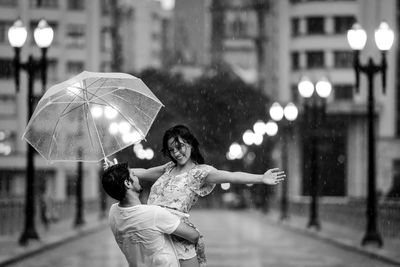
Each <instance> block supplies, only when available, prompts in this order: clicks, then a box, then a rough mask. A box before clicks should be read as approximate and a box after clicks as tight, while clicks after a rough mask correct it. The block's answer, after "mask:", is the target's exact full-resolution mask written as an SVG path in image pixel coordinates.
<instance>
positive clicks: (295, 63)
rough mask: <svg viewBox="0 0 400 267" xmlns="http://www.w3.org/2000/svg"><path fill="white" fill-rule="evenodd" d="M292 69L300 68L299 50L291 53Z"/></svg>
mask: <svg viewBox="0 0 400 267" xmlns="http://www.w3.org/2000/svg"><path fill="white" fill-rule="evenodd" d="M291 61H292V70H298V69H300V54H299V52H292V53H291Z"/></svg>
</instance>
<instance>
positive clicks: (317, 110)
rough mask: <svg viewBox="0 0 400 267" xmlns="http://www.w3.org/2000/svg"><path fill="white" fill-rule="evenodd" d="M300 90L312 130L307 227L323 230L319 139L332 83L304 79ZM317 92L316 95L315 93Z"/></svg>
mask: <svg viewBox="0 0 400 267" xmlns="http://www.w3.org/2000/svg"><path fill="white" fill-rule="evenodd" d="M298 90H299V93H300V95H301V96H302V97H303V98H305V101H304V121H303V125H304V126H305V127H303V128H304V129H310V131H309V132H308V133H307V135H309V136H310V145H311V148H310V154H309V162H310V171H311V184H310V194H311V203H310V217H309V222H308V225H307V227H308V228H312V227H314V228H315V229H316V230H319V229H320V228H321V224H320V221H319V218H318V193H319V170H318V165H319V164H318V153H317V152H318V138H319V134H320V133H321V131H319V128H321V127H322V126H323V125H322V122H323V119H324V117H325V112H326V111H325V109H326V99H327V98H328V97H329V95H330V93H331V91H332V85H331V83H330V82H329V81H328V80H327V79H326V78H322V79H320V80H319V81H318V82H317V83H316V84H315V86H314V84H313V83H312V82H311V81H310V80H309V79H308V78H307V77H303V78H302V79H301V80H300V82H299V84H298ZM315 92H316V93H315Z"/></svg>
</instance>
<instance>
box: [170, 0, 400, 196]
mask: <svg viewBox="0 0 400 267" xmlns="http://www.w3.org/2000/svg"><path fill="white" fill-rule="evenodd" d="M192 2H193V3H192ZM396 10H399V4H398V3H397V1H394V0H388V1H374V0H329V1H327V0H279V1H278V0H270V1H267V0H265V1H258V0H253V1H250V0H235V1H223V0H219V1H218V0H216V1H211V0H204V1H194V0H193V1H190V0H177V1H176V8H175V31H176V35H175V40H176V47H177V50H178V51H179V53H178V55H179V56H178V60H179V61H178V63H180V64H182V62H183V63H185V64H187V65H190V64H191V65H197V66H207V65H212V64H214V62H223V63H224V64H228V65H229V66H230V67H231V68H232V69H233V70H234V71H236V73H238V74H242V75H239V76H241V77H242V78H243V80H246V78H248V81H249V82H252V83H253V84H255V85H256V86H257V88H259V89H260V90H261V91H262V92H263V93H265V94H266V95H268V96H269V97H270V98H271V100H273V101H278V102H280V103H281V104H282V105H284V104H286V103H288V102H294V103H296V104H297V105H298V107H299V109H300V115H299V119H298V123H297V124H296V130H295V133H296V134H295V136H294V137H293V139H292V141H291V142H290V143H289V144H288V147H289V153H288V154H289V160H288V164H287V166H288V169H287V172H288V175H289V177H290V183H289V187H290V188H289V190H290V196H292V197H293V198H301V197H302V196H307V195H309V194H310V192H309V189H310V182H311V181H310V172H311V167H312V166H314V167H315V165H313V164H312V163H311V162H310V161H309V160H307V159H308V158H309V157H308V151H309V148H310V145H311V144H310V143H309V141H308V138H303V136H304V134H303V133H302V132H301V127H300V122H301V120H302V118H304V114H302V112H303V108H302V105H303V103H304V100H303V99H301V96H300V95H299V93H298V90H297V85H298V82H299V81H300V78H301V77H302V76H307V77H309V78H310V79H311V80H312V81H313V82H314V83H316V82H317V81H318V80H319V79H321V78H323V77H325V78H327V79H328V80H329V81H330V82H331V84H332V87H333V90H332V93H331V95H330V97H329V98H328V100H327V115H326V117H325V118H324V121H323V124H324V127H320V129H319V131H320V132H319V137H318V139H319V145H318V148H317V152H318V155H319V160H318V166H317V167H318V172H319V174H320V179H321V194H322V195H324V196H331V197H339V198H340V197H350V198H352V197H354V198H359V197H365V196H366V191H367V190H366V189H367V170H368V169H367V153H368V146H367V145H368V144H367V79H366V76H364V75H363V74H361V83H360V87H359V91H357V90H356V89H355V88H354V84H355V74H354V70H353V51H352V50H351V48H350V46H349V45H348V43H347V37H346V35H347V30H348V29H350V28H351V26H352V25H353V23H354V22H356V21H357V22H359V23H361V25H362V26H363V28H364V29H365V30H366V31H367V33H368V40H367V45H366V48H365V49H364V50H363V51H362V52H361V61H362V63H366V60H367V59H368V57H372V58H373V59H374V60H375V62H376V63H379V62H380V60H381V58H380V51H379V50H378V49H377V47H376V46H375V43H374V37H373V36H374V35H373V34H374V30H375V29H376V28H377V27H378V26H379V23H380V22H381V21H382V20H385V21H387V22H388V24H389V25H390V27H391V28H392V29H393V30H394V32H395V35H396V36H398V33H399V25H398V21H399V18H398V11H396ZM396 12H397V13H396ZM398 51H399V45H398V41H397V37H396V40H395V43H394V45H393V47H392V49H391V50H390V51H388V53H387V61H388V68H387V75H386V79H387V83H386V93H385V94H384V93H383V91H382V82H381V76H380V75H376V78H375V80H374V89H375V99H376V111H375V113H376V117H375V119H376V128H377V130H376V135H377V136H376V140H377V151H376V169H377V173H376V178H377V191H378V192H379V193H380V194H381V195H383V196H387V195H388V194H389V192H391V191H393V190H394V189H393V188H394V187H396V185H397V188H398V187H399V181H398V180H399V159H400V152H399V151H400V139H399V128H400V124H399V110H400V108H399V93H398V86H399V85H398V84H399V83H398V78H397V76H398V75H396V74H397V71H398V58H399V56H398V54H399V53H398ZM260 57H262V58H260ZM245 74H248V75H245ZM249 77H250V78H249ZM266 116H267V114H266ZM277 150H279V148H277ZM278 158H279V157H278ZM397 190H399V189H397Z"/></svg>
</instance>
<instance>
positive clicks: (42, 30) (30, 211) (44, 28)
mask: <svg viewBox="0 0 400 267" xmlns="http://www.w3.org/2000/svg"><path fill="white" fill-rule="evenodd" d="M27 35H28V33H27V31H26V28H25V27H24V25H23V23H22V21H21V20H17V21H16V22H15V23H14V24H13V26H12V27H10V29H9V30H8V40H9V42H10V44H11V46H12V47H14V51H15V56H14V78H15V87H16V91H17V93H18V92H19V85H20V83H19V81H20V70H21V69H22V70H25V71H26V72H27V73H28V94H27V106H28V114H27V115H28V120H29V118H30V117H31V116H32V113H33V100H34V94H33V85H34V80H35V79H34V77H35V72H36V69H41V80H42V91H44V90H45V88H46V71H47V64H46V62H47V60H46V54H47V48H48V47H49V46H50V44H51V42H52V41H53V36H54V32H53V29H52V28H51V27H49V25H48V24H47V22H46V21H45V20H41V21H40V22H39V24H38V27H37V28H36V29H35V31H34V38H35V42H36V44H37V46H38V47H39V48H41V50H42V57H41V60H40V61H35V60H34V59H33V57H32V55H30V56H29V57H28V61H27V62H25V63H22V62H21V59H20V54H21V47H22V46H23V45H24V44H25V41H26V38H27ZM34 175H35V166H34V150H33V147H32V146H30V145H29V144H28V146H27V153H26V192H25V226H24V231H23V233H22V235H21V237H20V239H19V243H20V244H21V245H26V244H27V243H28V241H29V240H30V239H36V240H38V239H39V235H38V233H37V231H36V228H35V212H36V211H35V177H34Z"/></svg>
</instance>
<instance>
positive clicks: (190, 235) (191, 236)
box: [172, 222, 200, 244]
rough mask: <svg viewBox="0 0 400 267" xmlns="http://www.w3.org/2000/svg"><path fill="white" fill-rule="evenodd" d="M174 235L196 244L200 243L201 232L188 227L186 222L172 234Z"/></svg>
mask: <svg viewBox="0 0 400 267" xmlns="http://www.w3.org/2000/svg"><path fill="white" fill-rule="evenodd" d="M172 235H176V236H179V237H182V238H184V239H186V240H187V241H189V242H191V243H194V244H196V243H197V241H199V238H200V234H199V232H198V231H197V230H196V229H195V228H194V227H192V226H189V225H187V224H186V223H184V222H181V223H180V224H179V225H178V227H177V228H176V230H175V231H173V232H172Z"/></svg>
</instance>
